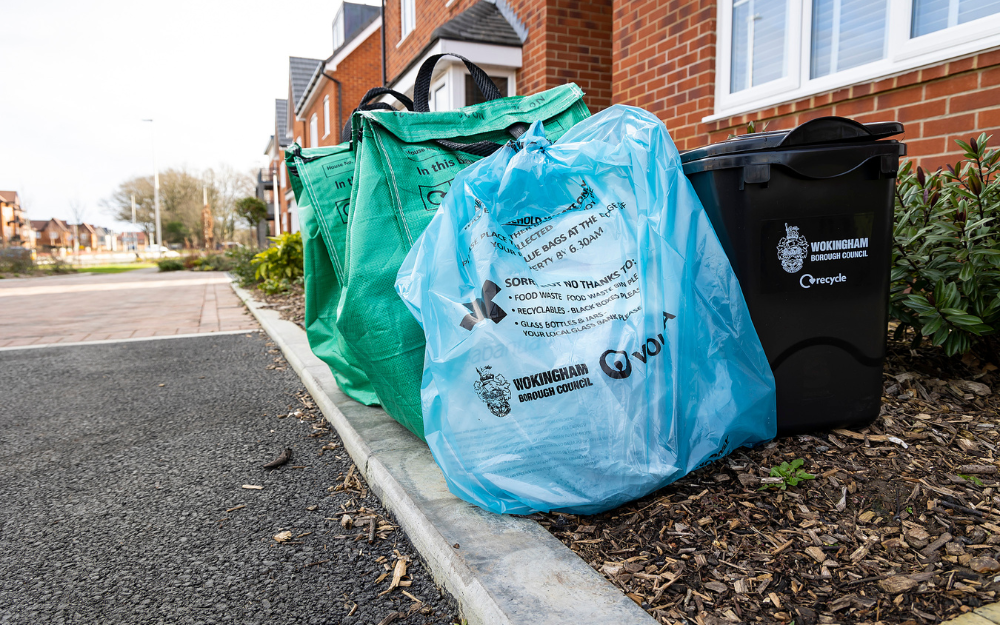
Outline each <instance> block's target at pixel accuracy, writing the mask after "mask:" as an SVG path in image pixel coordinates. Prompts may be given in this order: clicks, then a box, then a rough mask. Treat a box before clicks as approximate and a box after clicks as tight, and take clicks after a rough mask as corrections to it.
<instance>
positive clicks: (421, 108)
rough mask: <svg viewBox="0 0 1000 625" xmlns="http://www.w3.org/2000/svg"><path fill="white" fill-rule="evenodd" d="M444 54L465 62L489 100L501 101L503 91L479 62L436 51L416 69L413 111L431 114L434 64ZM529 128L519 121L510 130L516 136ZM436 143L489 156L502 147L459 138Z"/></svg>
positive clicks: (448, 147) (458, 55)
mask: <svg viewBox="0 0 1000 625" xmlns="http://www.w3.org/2000/svg"><path fill="white" fill-rule="evenodd" d="M443 56H453V57H455V58H456V59H459V60H460V61H462V62H463V63H465V67H466V68H468V70H469V73H470V74H471V75H472V80H473V82H475V83H476V86H477V87H479V92H480V93H482V94H483V97H484V98H486V101H487V102H488V101H490V100H499V99H500V98H502V97H503V96H502V95H500V90H499V89H497V86H496V85H495V84H493V81H492V80H491V79H490V77H489V76H487V75H486V72H484V71H483V70H482V68H480V67H479V66H478V65H476V64H475V63H473V62H472V61H470V60H469V59H467V58H465V57H464V56H462V55H461V54H451V53H445V54H435V55H433V56H430V57H428V58H427V60H426V61H424V64H423V65H421V66H420V71H418V72H417V79H416V82H415V83H414V85H413V110H414V111H415V112H417V113H429V112H430V110H431V109H430V103H429V98H430V91H431V77H432V76H433V74H434V66H435V65H437V62H438V61H439V60H440V59H441V57H443ZM526 130H528V124H525V123H522V122H518V123H516V124H512V125H511V126H510V128H508V129H507V131H508V132H509V133H510V134H511V135H512V136H513V137H514V138H515V139H516V138H518V137H520V136H521V135H523V134H524V133H525V131H526ZM437 144H438V145H440V146H441V147H444V148H447V149H449V150H458V151H462V152H466V153H468V154H473V155H475V156H489V155H490V154H493V153H494V152H496V151H497V150H499V149H500V148H501V147H503V146H502V145H500V144H499V143H493V142H492V141H478V142H476V143H459V142H457V141H449V140H447V139H438V140H437Z"/></svg>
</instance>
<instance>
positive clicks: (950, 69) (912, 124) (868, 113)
mask: <svg viewBox="0 0 1000 625" xmlns="http://www.w3.org/2000/svg"><path fill="white" fill-rule="evenodd" d="M824 115H839V116H842V117H850V118H852V119H856V120H858V121H859V122H871V121H899V122H902V123H903V125H904V127H905V129H906V132H905V134H904V135H903V141H905V142H906V146H907V158H909V159H911V160H914V161H916V162H917V163H918V164H919V165H922V166H923V167H924V168H928V169H937V168H938V167H943V166H944V165H945V164H947V163H954V162H955V161H956V160H958V158H959V157H960V156H961V153H962V152H961V150H960V149H959V148H958V146H957V145H955V139H962V140H965V141H968V140H969V138H970V137H974V136H978V135H979V133H981V132H985V133H987V134H991V135H993V137H994V139H993V141H992V142H991V145H993V146H998V145H1000V50H993V51H989V52H983V53H980V54H976V55H972V56H968V57H965V58H961V59H956V60H953V61H949V62H947V63H941V64H939V65H934V66H932V67H927V68H924V69H920V70H916V71H912V72H906V73H904V74H900V75H898V76H893V77H889V78H883V79H880V80H876V81H872V82H866V83H861V84H859V85H854V86H851V87H847V88H844V89H838V90H836V91H832V92H827V93H821V94H818V95H815V96H812V97H809V98H804V99H802V100H798V101H796V102H791V103H788V104H781V105H778V106H774V107H770V108H767V109H765V110H762V111H757V112H754V113H748V114H746V115H737V116H734V117H730V118H728V119H723V120H719V121H716V122H712V123H710V124H708V125H706V126H705V130H706V131H707V132H708V136H707V137H706V138H705V140H706V141H708V140H711V141H719V140H723V139H725V138H726V136H727V135H729V134H730V133H733V132H735V131H737V130H739V131H740V132H741V133H742V132H743V127H744V126H745V125H746V123H747V122H749V121H751V120H766V121H767V122H768V130H779V129H784V128H791V127H794V126H796V125H798V124H801V123H802V122H805V121H807V120H810V119H813V118H816V117H822V116H824ZM668 127H669V126H668Z"/></svg>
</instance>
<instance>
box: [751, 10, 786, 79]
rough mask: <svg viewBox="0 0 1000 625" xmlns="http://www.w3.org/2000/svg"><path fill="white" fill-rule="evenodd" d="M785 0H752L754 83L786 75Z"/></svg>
mask: <svg viewBox="0 0 1000 625" xmlns="http://www.w3.org/2000/svg"><path fill="white" fill-rule="evenodd" d="M786 4H787V2H786V0H754V3H753V9H754V15H753V20H754V23H753V86H755V87H756V86H757V85H762V84H764V83H766V82H771V81H772V80H777V79H778V78H781V77H782V76H784V75H785V6H786Z"/></svg>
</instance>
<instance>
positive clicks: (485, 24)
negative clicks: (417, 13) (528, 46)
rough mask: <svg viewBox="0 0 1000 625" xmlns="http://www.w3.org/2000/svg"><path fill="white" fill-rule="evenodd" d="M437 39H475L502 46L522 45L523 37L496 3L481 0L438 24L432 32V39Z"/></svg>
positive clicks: (479, 41) (478, 41)
mask: <svg viewBox="0 0 1000 625" xmlns="http://www.w3.org/2000/svg"><path fill="white" fill-rule="evenodd" d="M435 39H456V40H458V41H475V42H477V43H492V44H495V45H500V46H518V47H520V45H521V38H520V37H518V35H517V32H516V31H515V30H514V28H513V27H512V26H511V25H510V22H508V21H507V20H506V19H504V16H503V15H502V14H501V13H500V11H499V9H497V7H496V5H495V4H493V3H492V2H488V1H487V0H481V1H480V2H478V3H476V4H474V5H472V6H471V7H469V8H468V9H466V10H465V11H462V12H461V13H459V14H458V15H456V16H455V17H453V18H451V19H450V20H448V21H447V22H445V23H444V24H441V25H440V26H438V27H437V28H436V29H434V32H433V33H431V41H433V40H435Z"/></svg>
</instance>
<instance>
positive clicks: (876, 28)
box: [809, 0, 888, 78]
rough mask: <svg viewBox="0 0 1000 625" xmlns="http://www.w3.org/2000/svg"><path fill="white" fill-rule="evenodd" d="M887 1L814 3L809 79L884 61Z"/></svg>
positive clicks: (843, 0)
mask: <svg viewBox="0 0 1000 625" xmlns="http://www.w3.org/2000/svg"><path fill="white" fill-rule="evenodd" d="M887 9H888V6H887V2H886V0H876V1H875V2H872V1H871V0H813V10H812V14H813V15H812V32H811V37H812V55H811V56H812V58H811V59H810V62H811V64H812V65H811V67H810V71H809V77H810V78H818V77H820V76H827V75H829V74H836V73H837V72H839V71H843V70H845V69H851V68H852V67H858V66H859V65H864V64H866V63H871V62H872V61H878V60H880V59H883V58H885V46H886V41H887V38H886V28H885V18H886V13H887V12H888V11H887Z"/></svg>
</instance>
